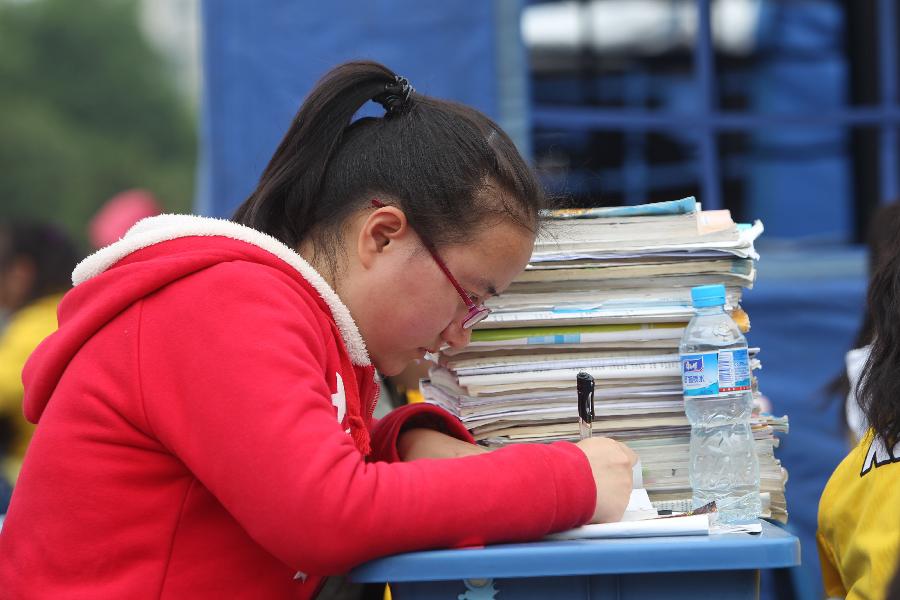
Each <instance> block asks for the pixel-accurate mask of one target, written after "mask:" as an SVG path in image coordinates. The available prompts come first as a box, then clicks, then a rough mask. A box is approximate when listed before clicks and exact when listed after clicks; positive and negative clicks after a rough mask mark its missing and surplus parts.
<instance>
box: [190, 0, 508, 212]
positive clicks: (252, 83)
mask: <svg viewBox="0 0 900 600" xmlns="http://www.w3.org/2000/svg"><path fill="white" fill-rule="evenodd" d="M202 7H203V8H202V10H203V14H202V17H203V60H204V69H203V73H204V78H205V81H204V95H203V100H202V124H201V138H202V139H201V144H202V148H201V154H202V155H201V166H200V174H199V181H198V198H197V209H198V211H199V212H200V213H202V214H207V215H211V216H219V217H225V216H229V215H230V214H231V213H232V212H233V211H234V209H235V208H236V207H237V205H238V204H240V202H242V201H243V200H244V199H245V198H246V197H247V195H248V194H249V193H250V192H251V191H252V190H253V188H254V187H255V184H256V182H257V180H258V178H259V175H260V174H261V173H262V170H263V169H264V168H265V165H266V163H267V162H268V160H269V158H270V157H271V155H272V153H273V151H274V150H275V148H276V146H277V145H278V142H279V141H280V140H281V137H282V136H283V135H284V133H285V131H286V130H287V128H288V126H289V125H290V123H291V119H292V117H293V116H294V114H295V113H296V112H297V109H298V108H299V106H300V104H301V102H302V101H303V98H304V97H305V96H306V94H307V93H308V92H309V90H310V89H311V88H312V86H313V85H314V84H315V82H316V81H317V80H318V79H319V78H320V77H321V76H322V75H324V74H325V72H327V71H328V70H329V69H330V68H331V67H334V66H335V65H337V64H339V63H341V62H344V61H347V60H353V59H372V60H376V61H379V62H382V63H383V64H385V65H386V66H388V67H389V68H391V69H393V70H394V71H395V72H397V73H399V74H401V75H404V76H405V77H407V78H408V79H409V81H410V82H411V83H412V85H413V86H414V87H415V88H416V89H417V90H418V91H420V92H422V93H426V94H429V95H433V96H438V97H441V98H448V99H453V100H457V101H460V102H463V103H466V104H469V105H471V106H474V107H476V108H478V109H479V110H482V111H483V112H485V113H486V114H488V115H490V116H491V117H493V118H495V119H500V121H501V125H503V124H504V123H503V122H502V117H503V115H502V114H500V113H501V108H502V107H501V102H500V94H501V88H500V80H499V79H498V62H497V34H496V31H495V28H494V21H495V17H496V15H495V10H496V4H495V3H494V2H464V1H459V0H447V1H444V2H440V3H428V2H424V3H423V2H415V1H413V0H393V1H390V2H362V3H361V2H352V1H348V0H339V1H336V2H327V3H312V2H288V1H286V0H259V1H256V2H239V1H236V0H217V1H216V2H204V3H203V4H202ZM373 110H374V109H373ZM373 114H374V113H373Z"/></svg>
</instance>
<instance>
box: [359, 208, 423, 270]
mask: <svg viewBox="0 0 900 600" xmlns="http://www.w3.org/2000/svg"><path fill="white" fill-rule="evenodd" d="M367 212H369V213H370V214H369V215H368V216H367V217H365V218H364V220H363V222H362V227H360V229H359V234H358V235H357V239H356V252H357V255H358V256H359V260H360V263H361V264H362V266H363V267H365V268H370V267H371V266H372V263H373V262H374V261H375V259H376V258H377V257H378V256H379V255H383V254H384V253H385V252H390V251H393V250H394V248H396V246H397V244H396V243H397V242H400V241H405V240H407V239H408V238H409V236H410V234H411V233H412V229H411V228H410V226H409V223H408V222H407V220H406V215H405V214H403V211H402V210H400V209H399V208H397V207H396V206H383V207H380V208H376V209H375V211H374V212H371V211H367ZM392 244H393V245H392Z"/></svg>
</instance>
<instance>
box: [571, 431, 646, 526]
mask: <svg viewBox="0 0 900 600" xmlns="http://www.w3.org/2000/svg"><path fill="white" fill-rule="evenodd" d="M576 446H578V447H579V448H580V449H581V451H582V452H584V453H585V455H586V456H587V458H588V462H590V463H591V472H592V473H593V475H594V484H595V485H596V486H597V505H596V506H595V507H594V516H593V517H592V518H591V522H592V523H614V522H616V521H618V520H620V519H621V518H622V515H623V514H624V513H625V507H627V506H628V500H629V498H631V486H632V485H633V481H632V475H633V467H634V464H635V463H636V462H637V454H635V453H634V451H632V450H631V448H629V447H628V446H626V445H625V444H622V443H621V442H617V441H615V440H611V439H609V438H604V437H595V438H590V439H586V440H582V441H580V442H578V443H577V444H576Z"/></svg>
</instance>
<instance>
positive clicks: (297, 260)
mask: <svg viewBox="0 0 900 600" xmlns="http://www.w3.org/2000/svg"><path fill="white" fill-rule="evenodd" d="M198 237H200V238H223V237H224V238H228V239H230V240H234V242H232V243H229V244H224V245H223V244H221V243H217V242H216V240H213V239H209V240H200V243H191V244H186V243H184V240H185V238H198ZM180 240H181V242H180ZM234 260H251V261H255V262H263V263H266V264H270V265H271V266H274V267H276V268H279V269H281V270H284V271H286V272H289V273H290V274H292V275H297V274H299V275H300V277H301V278H302V279H303V280H305V281H306V282H307V283H308V284H309V285H310V286H311V287H312V288H313V289H314V290H315V291H316V292H317V293H318V294H319V296H320V297H321V299H322V301H323V303H324V305H325V307H326V308H327V309H328V310H329V311H330V312H331V315H332V317H333V319H334V321H335V324H336V325H337V328H338V330H339V331H340V334H341V337H342V338H343V342H344V345H345V347H346V348H347V351H348V354H349V356H350V360H351V362H352V363H353V364H354V365H356V366H362V367H365V366H369V365H370V364H371V361H370V360H369V354H368V351H367V350H366V345H365V342H364V341H363V339H362V336H361V335H360V333H359V329H358V328H357V326H356V323H355V322H354V321H353V317H352V316H351V315H350V311H349V310H348V309H347V307H346V306H345V305H344V303H343V302H342V301H341V300H340V298H339V297H338V295H337V294H336V293H335V292H334V290H333V289H332V288H331V287H330V286H329V285H328V283H326V281H325V280H324V279H323V278H322V276H321V275H320V274H319V273H317V272H316V270H315V269H313V267H312V266H311V265H310V264H309V263H308V262H306V261H305V260H304V259H303V258H302V257H301V256H300V255H299V254H297V253H296V252H295V251H294V250H292V249H291V248H289V247H288V246H286V245H284V244H283V243H281V242H280V241H278V240H276V239H275V238H273V237H271V236H269V235H266V234H264V233H261V232H259V231H256V230H255V229H252V228H250V227H246V226H244V225H239V224H237V223H234V222H232V221H226V220H224V219H212V218H207V217H197V216H190V215H160V216H156V217H150V218H147V219H143V220H142V221H139V222H138V223H137V224H136V225H134V227H132V228H131V229H130V230H129V231H128V233H126V234H125V236H124V237H123V238H122V239H120V240H119V241H118V242H115V243H114V244H111V245H109V246H107V247H105V248H102V249H101V250H98V251H97V252H95V253H94V254H92V255H90V256H88V257H87V258H86V259H84V260H83V261H82V262H81V263H79V264H78V266H77V267H75V271H74V272H73V273H72V283H73V284H74V286H75V287H74V288H73V289H72V290H71V291H69V293H68V294H66V295H65V297H64V298H63V300H62V302H60V305H59V312H58V318H59V329H58V330H57V331H56V332H55V333H53V334H52V335H50V336H49V337H47V338H46V339H45V340H44V341H43V342H42V343H41V345H40V346H38V348H37V349H36V350H35V351H34V353H33V354H32V355H31V357H30V358H29V360H28V362H27V363H26V365H25V369H24V370H23V372H22V381H23V383H24V384H25V399H24V409H25V416H26V418H27V419H28V420H29V421H31V422H32V423H37V422H38V420H39V419H40V416H41V414H42V413H43V411H44V408H45V407H46V406H47V402H48V401H49V400H50V396H51V395H52V394H53V391H54V390H55V389H56V385H57V383H58V382H59V380H60V378H61V377H62V375H63V373H64V372H65V370H66V367H67V366H68V364H69V362H70V361H71V359H72V357H73V356H75V354H76V353H77V352H78V350H79V349H80V348H81V346H82V345H83V344H84V343H85V342H86V341H87V340H88V339H90V338H91V336H93V335H94V334H95V333H96V332H97V331H99V330H100V329H101V328H103V327H104V326H105V325H106V324H107V323H109V322H110V321H111V320H112V319H114V318H115V317H116V316H117V315H118V314H119V313H121V312H122V311H123V310H125V309H127V308H128V307H129V306H131V305H132V304H133V303H134V302H136V301H138V300H140V299H142V298H144V297H146V296H148V295H150V294H153V293H154V292H156V291H158V290H159V289H161V288H163V287H165V286H166V285H168V284H170V283H172V282H173V281H176V280H177V279H180V278H182V277H185V276H188V275H190V274H192V273H196V272H198V271H201V270H203V269H206V268H209V267H211V266H213V265H216V264H219V263H221V262H227V261H234Z"/></svg>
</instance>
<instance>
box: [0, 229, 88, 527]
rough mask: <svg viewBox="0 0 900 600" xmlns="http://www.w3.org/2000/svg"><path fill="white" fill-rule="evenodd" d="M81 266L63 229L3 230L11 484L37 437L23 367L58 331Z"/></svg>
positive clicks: (3, 353) (0, 249)
mask: <svg viewBox="0 0 900 600" xmlns="http://www.w3.org/2000/svg"><path fill="white" fill-rule="evenodd" d="M78 260H79V252H78V250H77V249H76V245H75V243H74V242H73V241H72V240H71V239H70V238H69V237H68V235H66V234H65V233H64V232H63V231H62V230H60V229H59V228H58V227H55V226H53V225H49V224H43V223H33V222H9V223H2V224H0V311H2V312H3V313H4V314H5V315H6V317H5V327H4V328H3V331H2V332H0V423H2V429H3V440H2V443H3V453H2V475H3V478H4V479H5V480H6V481H7V482H8V483H11V484H14V483H15V480H16V477H17V476H18V474H19V469H20V468H21V466H22V458H23V457H24V456H25V450H26V448H27V447H28V442H29V441H30V440H31V434H32V432H33V431H34V425H32V424H31V423H29V422H28V421H26V420H25V416H24V415H23V414H22V395H23V388H22V367H23V366H24V365H25V361H26V360H27V359H28V356H29V355H30V354H31V352H32V351H33V350H34V349H35V348H36V347H37V345H38V344H40V343H41V341H42V340H43V339H44V338H45V337H47V336H48V335H50V334H51V333H53V331H55V330H56V327H57V320H56V307H57V304H59V300H60V299H61V298H62V295H63V293H65V292H66V290H68V289H69V288H70V287H71V286H72V280H71V274H72V269H73V268H74V267H75V264H76V263H77V262H78ZM3 512H5V510H4V509H3V507H2V506H0V513H3Z"/></svg>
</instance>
